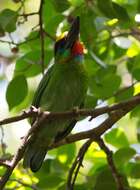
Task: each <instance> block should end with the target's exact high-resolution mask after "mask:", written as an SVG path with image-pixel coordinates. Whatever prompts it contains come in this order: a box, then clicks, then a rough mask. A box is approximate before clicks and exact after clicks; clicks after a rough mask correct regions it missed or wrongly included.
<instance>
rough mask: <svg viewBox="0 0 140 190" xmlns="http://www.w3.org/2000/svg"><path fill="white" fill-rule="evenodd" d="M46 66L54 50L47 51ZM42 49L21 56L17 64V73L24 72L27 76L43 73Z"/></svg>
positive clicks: (15, 72)
mask: <svg viewBox="0 0 140 190" xmlns="http://www.w3.org/2000/svg"><path fill="white" fill-rule="evenodd" d="M45 55H46V56H45V67H46V66H47V65H48V64H49V62H50V59H51V57H52V52H49V51H47V52H45ZM41 71H42V67H41V51H39V50H34V51H31V52H28V53H27V54H25V55H24V56H22V57H20V58H19V59H18V60H17V62H16V66H15V71H14V74H15V75H19V74H23V75H25V76H26V77H33V76H35V75H37V74H39V73H41Z"/></svg>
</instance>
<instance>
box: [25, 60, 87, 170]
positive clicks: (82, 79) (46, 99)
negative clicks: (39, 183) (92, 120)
mask: <svg viewBox="0 0 140 190" xmlns="http://www.w3.org/2000/svg"><path fill="white" fill-rule="evenodd" d="M59 58H60V57H59ZM62 60H63V59H62ZM87 83H88V77H87V74H86V72H85V69H84V65H83V64H82V63H80V62H76V61H74V59H72V60H69V61H67V62H63V61H62V62H61V59H59V61H58V59H56V63H55V64H54V65H53V66H52V67H51V68H50V69H49V71H48V72H47V73H46V74H45V75H44V77H43V79H42V80H41V82H40V84H39V87H38V89H37V91H36V93H35V97H34V100H33V105H34V106H36V107H41V108H42V109H43V110H48V111H52V112H59V111H60V112H63V111H66V110H71V109H73V108H74V107H80V106H81V104H83V102H84V99H85V96H86V92H87ZM75 123H76V120H73V119H67V120H58V121H56V120H53V121H49V122H47V123H44V124H43V125H42V126H41V128H40V131H38V133H37V134H35V135H32V136H31V140H32V141H31V143H30V144H29V145H28V147H27V149H26V152H25V156H24V167H25V168H26V167H30V168H31V170H32V171H34V172H35V171H37V170H38V169H39V168H40V167H41V165H42V162H43V160H44V157H45V155H46V153H47V149H48V146H49V145H50V144H51V143H52V142H54V141H56V140H60V139H62V138H64V137H65V136H66V135H67V134H68V133H69V132H70V131H71V130H72V128H73V127H74V125H75Z"/></svg>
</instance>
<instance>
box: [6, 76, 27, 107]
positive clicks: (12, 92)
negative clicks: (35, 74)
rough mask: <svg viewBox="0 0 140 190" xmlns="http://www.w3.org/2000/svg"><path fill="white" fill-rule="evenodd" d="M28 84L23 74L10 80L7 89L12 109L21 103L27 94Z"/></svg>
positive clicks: (8, 101) (7, 98)
mask: <svg viewBox="0 0 140 190" xmlns="http://www.w3.org/2000/svg"><path fill="white" fill-rule="evenodd" d="M27 93H28V86H27V81H26V78H25V77H24V76H23V75H19V76H16V77H14V78H13V79H12V81H10V83H9V85H8V87H7V91H6V100H7V103H8V105H9V109H10V110H11V109H12V108H13V107H15V106H17V105H19V104H20V103H21V102H22V101H23V100H24V99H25V97H26V96H27Z"/></svg>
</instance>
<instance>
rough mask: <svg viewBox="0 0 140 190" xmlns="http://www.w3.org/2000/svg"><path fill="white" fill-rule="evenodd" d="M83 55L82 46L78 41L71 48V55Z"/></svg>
mask: <svg viewBox="0 0 140 190" xmlns="http://www.w3.org/2000/svg"><path fill="white" fill-rule="evenodd" d="M83 54H84V45H83V43H81V42H80V41H76V42H75V44H74V45H73V48H72V55H73V56H76V55H83Z"/></svg>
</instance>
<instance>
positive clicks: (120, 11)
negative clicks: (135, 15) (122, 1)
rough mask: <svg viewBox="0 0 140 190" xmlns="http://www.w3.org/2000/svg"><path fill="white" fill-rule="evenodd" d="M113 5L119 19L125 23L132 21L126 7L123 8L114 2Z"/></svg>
mask: <svg viewBox="0 0 140 190" xmlns="http://www.w3.org/2000/svg"><path fill="white" fill-rule="evenodd" d="M112 5H113V8H114V10H115V12H116V16H117V18H118V19H120V20H123V21H125V22H126V21H127V22H128V21H130V18H129V15H128V13H127V11H126V9H125V8H124V7H122V6H121V5H119V4H117V3H115V2H112Z"/></svg>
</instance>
